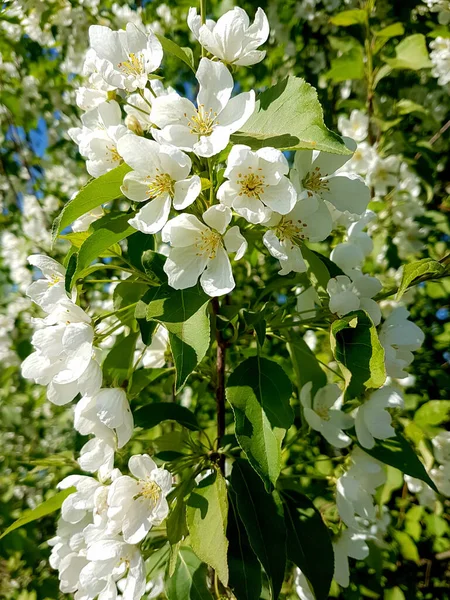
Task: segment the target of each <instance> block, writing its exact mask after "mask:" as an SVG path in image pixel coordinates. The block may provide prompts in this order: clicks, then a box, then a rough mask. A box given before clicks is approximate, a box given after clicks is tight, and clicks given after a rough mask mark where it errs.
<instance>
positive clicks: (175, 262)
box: [162, 205, 247, 296]
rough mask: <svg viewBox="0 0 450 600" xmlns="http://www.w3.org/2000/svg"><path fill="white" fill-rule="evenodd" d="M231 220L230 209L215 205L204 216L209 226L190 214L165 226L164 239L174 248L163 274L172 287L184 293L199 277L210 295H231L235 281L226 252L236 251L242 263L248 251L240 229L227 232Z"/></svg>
mask: <svg viewBox="0 0 450 600" xmlns="http://www.w3.org/2000/svg"><path fill="white" fill-rule="evenodd" d="M231 217H232V214H231V210H230V209H229V208H228V207H227V206H223V205H215V206H211V207H210V208H208V210H207V211H205V212H204V213H203V220H204V222H205V223H206V225H204V224H203V223H201V222H200V221H199V220H198V219H197V217H195V216H194V215H190V214H187V213H183V214H181V215H179V216H178V217H175V218H174V219H172V220H171V221H169V222H168V223H167V224H166V225H165V227H164V229H163V231H162V238H163V241H165V242H170V246H171V247H170V252H169V256H168V258H167V260H166V262H165V264H164V271H165V272H166V274H167V276H168V278H169V285H170V286H172V287H173V288H175V289H177V290H184V289H186V288H189V287H192V286H194V285H195V284H196V283H197V280H198V278H199V277H200V284H201V286H202V288H203V290H204V291H205V293H206V294H208V295H209V296H221V295H223V294H228V293H229V292H231V290H232V289H233V288H234V286H235V282H234V278H233V273H232V270H231V264H230V259H229V258H228V254H227V252H235V253H236V254H235V259H236V260H239V259H240V258H242V256H243V255H244V253H245V250H246V248H247V242H246V240H245V238H244V237H243V236H242V234H241V233H240V231H239V227H237V226H234V227H230V229H228V231H227V227H228V225H229V224H230V221H231ZM225 232H226V233H225Z"/></svg>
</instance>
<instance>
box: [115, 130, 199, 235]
mask: <svg viewBox="0 0 450 600" xmlns="http://www.w3.org/2000/svg"><path fill="white" fill-rule="evenodd" d="M117 147H118V151H119V153H120V155H121V156H123V158H124V160H125V162H126V163H127V164H128V165H129V166H130V167H132V168H133V169H134V171H131V172H130V173H127V174H126V175H125V177H124V180H123V185H122V187H121V190H122V193H123V194H124V195H125V196H126V197H127V198H130V200H133V201H135V202H144V201H146V200H150V202H148V203H147V204H145V206H144V207H143V208H141V210H140V211H139V212H138V213H137V214H136V216H135V217H133V218H132V219H130V221H129V223H130V225H133V227H135V228H136V229H138V230H139V231H142V232H143V233H156V232H158V231H161V229H162V228H163V227H164V225H165V224H166V223H167V220H168V218H169V214H170V209H171V208H172V204H173V207H174V208H175V209H176V210H183V209H185V208H187V207H188V206H190V205H191V204H192V203H193V202H194V201H195V199H196V198H197V196H198V195H199V194H200V192H201V189H202V185H201V182H200V177H199V176H198V175H193V176H192V177H189V178H188V177H187V176H188V175H189V173H190V172H191V167H192V162H191V159H190V158H189V156H188V155H187V154H185V153H184V152H182V151H181V150H178V148H174V147H173V146H168V145H165V144H163V145H160V144H158V142H154V141H152V140H146V139H144V138H141V137H137V136H125V137H123V138H122V139H121V140H119V142H118V146H117Z"/></svg>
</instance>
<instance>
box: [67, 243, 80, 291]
mask: <svg viewBox="0 0 450 600" xmlns="http://www.w3.org/2000/svg"><path fill="white" fill-rule="evenodd" d="M77 264H78V254H77V253H74V254H72V255H71V256H70V258H69V262H68V263H67V267H66V277H65V282H64V283H65V288H66V292H67V293H68V294H70V291H71V289H72V279H73V276H74V275H75V273H76V270H77Z"/></svg>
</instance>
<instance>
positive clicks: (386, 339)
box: [379, 306, 425, 379]
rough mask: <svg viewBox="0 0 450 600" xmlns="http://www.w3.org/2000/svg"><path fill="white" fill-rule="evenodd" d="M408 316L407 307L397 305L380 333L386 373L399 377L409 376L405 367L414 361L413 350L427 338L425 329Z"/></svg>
mask: <svg viewBox="0 0 450 600" xmlns="http://www.w3.org/2000/svg"><path fill="white" fill-rule="evenodd" d="M408 316H409V312H408V311H407V310H406V308H404V307H403V306H398V307H396V308H395V309H394V310H393V311H392V313H391V314H390V315H389V317H388V318H387V319H386V321H385V322H384V323H383V325H382V326H381V330H380V334H379V338H380V342H381V345H382V346H383V348H384V352H385V363H386V373H387V374H388V375H389V376H390V377H395V378H397V379H403V378H404V377H407V376H408V373H407V372H406V371H405V370H404V369H405V368H406V367H408V366H409V365H410V364H411V363H412V361H413V360H414V355H413V352H414V351H415V350H418V349H419V348H420V347H421V345H422V344H423V341H424V339H425V335H424V333H423V331H422V330H421V329H420V327H418V326H417V325H416V324H415V323H412V322H411V321H408Z"/></svg>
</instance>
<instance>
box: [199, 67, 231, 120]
mask: <svg viewBox="0 0 450 600" xmlns="http://www.w3.org/2000/svg"><path fill="white" fill-rule="evenodd" d="M195 76H196V78H197V80H198V82H199V84H200V88H199V92H198V96H197V104H198V105H199V106H200V105H203V106H204V107H205V109H206V110H207V111H208V110H210V109H211V110H212V112H213V113H217V114H219V113H220V112H221V111H222V110H223V109H224V108H225V106H226V104H227V102H228V101H229V99H230V96H231V92H232V90H233V77H232V76H231V73H230V72H229V70H228V69H227V67H226V66H225V65H224V64H223V63H220V62H213V61H212V60H209V59H208V58H202V59H201V60H200V64H199V66H198V69H197V73H196V75H195Z"/></svg>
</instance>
